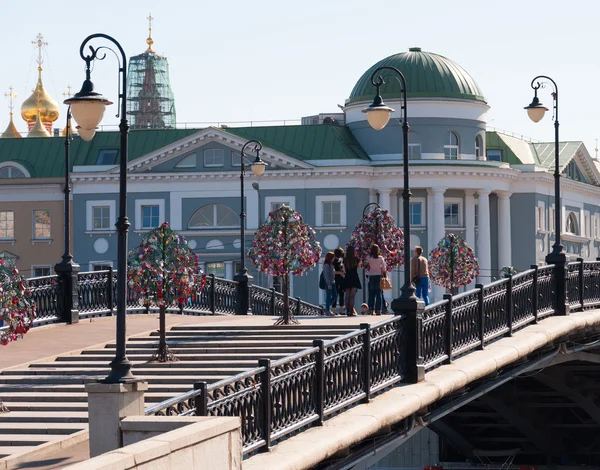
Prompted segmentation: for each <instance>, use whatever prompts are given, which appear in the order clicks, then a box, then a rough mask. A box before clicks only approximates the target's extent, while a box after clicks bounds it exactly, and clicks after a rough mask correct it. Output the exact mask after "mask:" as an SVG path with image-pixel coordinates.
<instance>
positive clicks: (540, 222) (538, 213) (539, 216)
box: [535, 206, 546, 232]
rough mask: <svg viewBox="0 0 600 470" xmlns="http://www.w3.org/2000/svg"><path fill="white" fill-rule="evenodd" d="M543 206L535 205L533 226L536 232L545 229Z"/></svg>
mask: <svg viewBox="0 0 600 470" xmlns="http://www.w3.org/2000/svg"><path fill="white" fill-rule="evenodd" d="M545 212H546V211H545V207H544V206H537V207H536V208H535V226H536V229H537V231H538V232H542V231H544V230H546V220H545V215H546V213H545Z"/></svg>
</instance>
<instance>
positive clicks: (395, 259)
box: [346, 204, 404, 271]
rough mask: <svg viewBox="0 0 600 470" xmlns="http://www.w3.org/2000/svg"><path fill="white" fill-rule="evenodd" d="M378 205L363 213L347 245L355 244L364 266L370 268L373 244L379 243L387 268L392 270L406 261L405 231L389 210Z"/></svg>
mask: <svg viewBox="0 0 600 470" xmlns="http://www.w3.org/2000/svg"><path fill="white" fill-rule="evenodd" d="M376 206H377V207H375V209H373V210H372V211H371V212H369V213H368V214H365V215H363V218H362V219H361V220H360V222H359V223H358V225H357V226H356V228H355V229H354V231H353V232H352V235H351V236H350V241H349V242H348V243H347V244H346V247H348V246H350V245H353V246H354V251H355V252H356V255H357V256H358V257H359V259H360V260H361V262H362V265H363V268H365V269H368V267H369V251H370V250H371V246H372V245H373V244H377V245H379V248H380V249H381V256H383V259H384V260H385V264H386V266H387V270H388V271H391V270H392V269H393V268H394V267H396V266H400V265H402V264H403V263H404V232H403V231H402V229H401V228H400V227H398V226H397V225H396V222H395V221H394V218H393V217H392V216H391V215H389V213H388V211H387V210H385V209H382V208H381V207H379V205H378V204H377V205H376ZM367 207H368V206H367Z"/></svg>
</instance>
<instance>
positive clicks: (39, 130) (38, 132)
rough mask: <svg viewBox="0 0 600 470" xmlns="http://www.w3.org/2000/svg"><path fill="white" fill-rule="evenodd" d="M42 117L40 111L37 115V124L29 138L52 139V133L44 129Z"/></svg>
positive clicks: (30, 132)
mask: <svg viewBox="0 0 600 470" xmlns="http://www.w3.org/2000/svg"><path fill="white" fill-rule="evenodd" d="M40 116H41V114H40V111H39V110H38V112H37V114H36V121H35V124H34V125H33V127H32V128H31V130H30V131H29V134H27V137H52V136H51V135H50V132H48V129H46V128H45V127H44V124H42V120H41V118H40Z"/></svg>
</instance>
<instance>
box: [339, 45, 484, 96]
mask: <svg viewBox="0 0 600 470" xmlns="http://www.w3.org/2000/svg"><path fill="white" fill-rule="evenodd" d="M383 65H386V66H391V67H395V68H397V69H398V70H400V72H402V74H403V75H404V78H405V79H406V88H407V97H408V98H458V99H468V100H477V101H483V102H485V98H484V97H483V93H482V91H481V89H480V88H479V86H478V85H477V83H475V80H473V77H471V75H469V73H468V72H467V71H466V70H465V69H463V68H462V67H461V66H460V65H458V64H457V63H456V62H453V61H451V60H450V59H447V58H446V57H443V56H441V55H438V54H434V53H432V52H423V51H421V48H419V47H411V48H410V49H409V51H408V52H401V53H400V54H394V55H391V56H389V57H386V58H385V59H383V60H380V61H379V62H377V63H376V64H375V65H373V66H372V67H371V68H370V69H369V70H367V71H366V72H365V73H364V74H363V76H362V77H360V80H358V82H356V85H355V86H354V89H353V90H352V93H350V97H349V98H348V99H347V100H346V104H350V103H354V102H357V101H372V100H373V98H374V96H375V87H374V86H373V84H372V83H371V75H372V74H373V72H374V71H375V69H377V68H378V67H381V66H383ZM381 76H382V77H383V79H384V81H385V83H384V85H383V86H382V87H381V89H380V93H381V96H382V97H383V98H384V99H385V98H399V97H400V96H401V95H400V81H399V78H397V77H398V75H397V74H396V73H394V72H393V71H391V70H383V71H382V72H381Z"/></svg>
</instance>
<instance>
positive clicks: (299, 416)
mask: <svg viewBox="0 0 600 470" xmlns="http://www.w3.org/2000/svg"><path fill="white" fill-rule="evenodd" d="M86 276H87V277H86ZM110 279H113V282H109V280H110ZM36 282H37V286H36V287H35V293H34V295H35V296H37V299H38V302H40V300H41V303H39V304H38V305H44V304H43V296H44V295H45V296H47V297H48V298H50V297H51V296H53V295H54V296H56V295H58V294H57V293H56V292H58V289H57V288H56V287H55V283H54V284H52V283H48V282H46V283H44V282H41V281H36ZM34 284H35V282H34ZM113 290H114V273H108V275H107V274H102V273H100V274H92V273H89V274H87V275H85V276H83V280H81V279H80V282H79V284H78V292H79V304H80V307H81V312H82V313H81V315H82V316H86V315H88V316H90V315H91V316H93V315H98V314H101V315H104V314H107V313H108V314H110V312H111V310H112V308H113V306H114V302H113V300H112V299H113V298H114V297H113V294H114V292H113ZM235 291H236V288H235V283H231V282H230V281H223V280H218V279H215V278H212V280H211V281H209V284H208V288H207V289H205V292H204V293H203V296H202V298H201V299H199V300H198V302H199V305H198V306H194V305H192V306H186V308H185V309H183V308H180V310H184V311H183V313H188V314H207V313H213V314H215V313H233V312H234V311H235ZM252 291H253V292H254V293H251V296H252V299H251V302H250V303H251V305H252V306H253V310H254V312H255V314H259V315H260V314H263V315H273V314H274V313H275V314H276V313H278V311H279V310H280V309H281V299H280V298H279V297H278V296H277V295H276V294H275V293H274V292H272V291H271V292H270V291H267V290H265V289H262V290H261V289H260V288H253V289H252ZM48 305H49V306H52V305H54V304H53V303H52V302H48ZM599 306H600V262H584V261H583V260H578V261H577V262H572V263H568V264H564V265H548V266H544V267H539V268H538V267H532V268H531V269H530V270H528V271H525V272H522V273H519V274H517V275H514V276H510V277H507V278H505V279H502V280H499V281H497V282H494V283H492V284H489V285H485V286H483V285H477V286H476V288H475V289H473V290H471V291H468V292H465V293H463V294H460V295H456V296H450V295H447V296H445V297H444V299H443V300H442V301H440V302H437V303H435V304H432V305H430V306H429V307H427V308H426V309H425V310H424V311H418V310H415V311H401V312H396V313H397V315H396V316H395V317H392V318H388V319H386V320H384V321H382V322H380V323H371V324H368V323H364V324H361V325H360V328H359V329H356V330H353V331H350V332H349V333H346V334H344V335H343V336H339V337H337V338H331V339H328V340H326V341H325V340H323V339H315V340H314V341H313V342H312V346H311V347H308V348H306V349H303V350H301V351H299V352H295V353H293V354H291V355H289V356H285V357H281V358H272V359H260V360H259V361H258V364H257V367H254V368H251V369H248V370H245V371H244V372H241V373H239V374H238V375H235V376H233V377H230V378H226V379H224V380H219V381H215V382H212V383H209V382H195V383H193V384H192V383H190V384H189V388H188V390H190V391H189V392H186V393H184V394H183V395H180V396H177V397H174V398H169V399H168V400H165V401H163V402H160V403H156V404H153V405H152V406H150V407H149V408H147V410H146V414H155V415H165V414H166V415H175V414H180V415H209V416H241V418H242V434H243V446H244V454H245V461H244V468H245V469H246V470H248V469H250V470H254V469H268V468H274V469H275V468H276V469H288V468H289V469H301V468H306V469H308V468H332V469H333V468H357V469H358V468H368V464H369V463H370V464H372V463H373V461H374V459H375V458H377V457H381V456H382V455H385V453H386V452H389V450H390V449H393V448H394V447H397V445H398V444H399V443H401V442H402V441H403V440H405V439H406V438H407V437H409V436H411V435H412V434H414V433H415V432H417V431H418V430H419V429H421V428H422V427H424V426H429V427H431V428H432V429H434V430H435V431H436V432H437V433H438V434H440V435H441V436H443V437H444V438H445V439H446V440H448V441H449V442H451V444H452V446H453V447H454V448H455V449H457V451H458V452H459V453H460V454H461V455H462V456H464V457H465V458H469V457H477V456H480V455H507V454H508V453H509V452H513V453H519V454H520V455H526V456H531V459H534V460H535V461H536V462H539V461H540V459H546V461H548V462H551V461H554V462H556V461H560V460H561V458H562V456H563V451H564V450H565V448H569V449H570V447H571V448H572V447H573V446H574V445H575V444H572V443H568V442H564V440H563V441H561V440H560V439H557V438H556V436H557V435H558V433H556V434H555V433H552V434H551V437H552V439H550V438H547V433H545V432H542V431H545V430H544V426H545V425H546V424H547V423H546V421H545V420H549V419H550V418H549V416H547V415H546V416H543V417H542V418H540V419H541V421H538V422H535V424H532V423H533V422H534V421H532V419H533V418H531V419H530V417H528V418H527V419H525V418H523V417H522V416H519V414H518V413H517V412H515V410H514V409H512V408H511V407H510V406H509V405H508V404H507V403H506V401H502V400H501V398H502V396H503V395H511V394H513V395H515V394H516V393H517V388H514V389H511V390H505V389H504V388H503V387H505V386H506V384H509V383H514V381H513V380H512V379H514V378H517V377H520V378H523V379H525V378H529V377H536V380H537V379H539V380H538V382H541V383H543V384H545V385H544V386H545V387H546V388H543V387H542V388H538V389H533V390H520V391H519V392H521V391H522V392H523V393H531V394H538V395H535V396H536V397H537V396H539V397H546V396H547V397H551V396H562V397H567V398H568V400H569V401H570V402H571V403H573V404H574V410H571V411H572V414H573V415H575V416H577V415H579V416H578V418H579V421H577V422H575V423H569V422H565V423H564V424H565V425H571V424H572V427H571V428H565V429H569V432H567V433H564V432H563V433H561V434H560V435H561V436H568V435H570V436H571V437H573V438H574V439H573V440H574V442H577V441H580V442H581V443H582V444H583V443H584V444H585V445H582V446H580V447H581V449H576V451H577V452H581V453H582V455H583V453H585V455H591V456H592V457H591V460H590V459H588V461H586V462H583V463H585V464H588V465H596V467H597V466H598V465H600V442H596V441H598V439H596V440H595V441H590V440H589V439H586V438H585V436H586V435H590V434H591V435H596V436H597V435H599V433H598V432H597V431H598V430H599V428H600V410H599V409H598V408H597V406H596V404H595V401H594V400H595V398H594V397H591V398H590V393H596V395H598V397H597V398H598V400H599V402H600V392H597V390H600V385H597V384H595V383H594V382H593V376H594V375H595V374H597V371H595V370H593V367H591V366H594V367H596V366H595V364H597V363H600V358H599V356H596V355H595V354H594V353H595V351H596V348H599V349H600V341H599V340H598V339H597V338H598V337H600V335H599V334H598V333H599V332H600V310H596V308H597V307H599ZM145 308H146V307H144V306H142V304H141V303H140V302H139V299H129V303H128V311H138V310H144V309H145ZM293 309H295V310H294V311H295V312H297V313H299V314H300V316H302V315H307V314H308V315H311V314H312V315H316V314H318V313H319V312H320V309H319V307H316V306H311V305H308V304H305V303H303V302H301V301H300V300H299V299H295V303H294V306H293ZM174 310H177V309H175V308H174ZM43 318H44V317H43V316H42V318H41V320H43ZM47 318H50V317H47ZM58 319H60V312H59V313H57V315H55V318H54V320H52V319H51V320H48V321H58ZM287 328H289V329H290V331H289V333H290V335H293V329H294V328H297V327H296V326H293V325H291V326H288V327H287ZM574 361H575V362H574ZM590 365H591V366H590ZM588 366H590V367H588ZM561 367H562V368H563V369H560V368H561ZM565 367H566V368H572V369H566V370H567V371H569V370H575V367H576V368H577V370H578V371H580V372H578V373H577V374H576V375H577V380H576V381H571V383H567V381H565V380H561V377H564V374H565V373H566V372H565V369H564V368H565ZM557 368H559V369H557ZM582 369H586V370H584V371H582ZM554 370H559V371H560V374H562V376H561V375H560V374H558V375H557V374H554V373H553V372H552V371H554ZM586 381H587V382H586ZM590 381H591V385H590ZM575 382H577V383H575ZM594 385H596V386H595V388H594ZM586 387H587V388H586ZM192 388H193V390H192ZM525 388H526V387H525ZM590 391H591V392H590ZM498 392H501V393H498ZM552 393H553V394H554V395H551V394H552ZM516 396H517V395H515V397H516ZM531 396H533V395H531ZM536 400H537V403H535V404H536V405H539V407H540V408H541V407H542V405H547V407H546V408H547V409H552V408H553V405H559V404H560V403H559V402H556V403H553V402H552V400H550V399H548V400H546V401H543V400H541V399H539V400H538V398H536ZM481 402H484V403H486V404H487V405H488V406H489V407H490V408H493V409H494V410H495V412H496V415H501V416H503V419H506V420H508V421H509V423H506V422H504V421H502V422H500V420H498V419H497V416H496V415H494V416H495V417H489V418H488V421H487V422H486V421H485V416H486V413H487V414H488V415H489V414H490V413H489V412H486V411H482V410H477V411H467V412H465V411H464V410H465V409H467V410H468V409H469V407H475V408H474V409H476V407H477V406H479V405H480V403H481ZM546 402H547V403H546ZM556 408H558V406H556ZM457 410H463V411H457ZM459 412H462V413H463V416H459V415H458V413H459ZM469 413H470V414H471V415H476V416H470V415H469ZM555 414H556V413H555ZM583 415H585V416H583ZM532 416H533V415H532ZM586 416H587V417H586ZM471 418H477V420H479V421H477V422H475V423H473V421H469V419H471ZM494 420H496V421H498V422H497V423H494V422H493V421H494ZM502 425H504V426H507V425H512V426H513V428H515V429H517V430H518V432H519V434H518V436H512V437H511V436H499V437H496V435H494V434H493V433H492V432H491V431H490V429H491V428H493V427H494V426H495V427H496V428H498V429H499V428H500V426H502ZM477 426H478V427H477ZM590 428H591V429H592V430H593V431H596V432H592V433H590V432H589V431H590ZM507 429H508V428H507ZM511 429H512V428H511ZM469 433H470V434H475V435H473V436H471V435H470V434H469ZM579 433H581V434H579ZM580 435H581V436H582V437H581V439H579V438H578V436H580ZM465 436H468V437H465ZM584 441H585V442H584ZM509 444H510V446H509ZM569 446H570V447H569ZM265 451H268V452H265ZM573 452H575V451H573ZM374 454H377V455H374ZM578 455H579V454H578ZM578 459H579V457H577V458H575V457H573V460H572V461H573V462H581V461H582V459H583V457H582V458H581V459H579V460H578ZM593 459H596V460H593ZM589 462H592V463H589Z"/></svg>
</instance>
